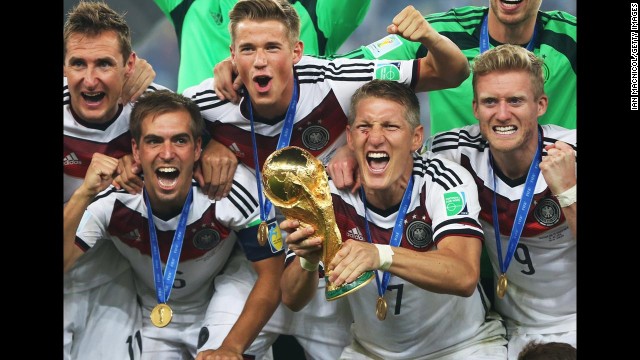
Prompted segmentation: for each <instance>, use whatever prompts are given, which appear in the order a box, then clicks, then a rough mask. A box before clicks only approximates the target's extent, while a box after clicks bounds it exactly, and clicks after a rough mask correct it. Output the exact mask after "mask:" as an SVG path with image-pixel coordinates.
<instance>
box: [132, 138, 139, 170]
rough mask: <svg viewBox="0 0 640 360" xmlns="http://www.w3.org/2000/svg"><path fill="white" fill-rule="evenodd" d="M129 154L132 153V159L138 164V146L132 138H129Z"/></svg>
mask: <svg viewBox="0 0 640 360" xmlns="http://www.w3.org/2000/svg"><path fill="white" fill-rule="evenodd" d="M131 155H133V160H135V162H136V163H138V164H140V149H139V148H138V143H137V142H136V140H135V139H133V138H132V139H131Z"/></svg>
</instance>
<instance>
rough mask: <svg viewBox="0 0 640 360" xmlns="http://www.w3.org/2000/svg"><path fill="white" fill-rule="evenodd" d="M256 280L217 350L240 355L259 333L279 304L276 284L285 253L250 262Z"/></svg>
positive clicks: (280, 274) (279, 294)
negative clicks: (256, 276)
mask: <svg viewBox="0 0 640 360" xmlns="http://www.w3.org/2000/svg"><path fill="white" fill-rule="evenodd" d="M252 265H253V268H254V270H255V271H256V273H257V274H258V279H257V280H256V283H255V284H254V285H253V289H252V290H251V293H250V294H249V297H248V298H247V303H246V304H245V306H244V309H242V313H241V314H240V317H239V318H238V320H237V321H236V323H235V324H234V325H233V327H232V328H231V331H229V334H228V335H227V337H226V338H225V339H224V340H223V341H222V345H220V348H219V349H218V350H220V349H234V351H235V352H237V353H240V354H242V353H243V352H244V350H245V349H246V348H247V347H249V345H251V343H252V342H253V341H254V340H255V338H256V337H257V336H258V333H259V332H260V330H262V328H263V327H264V325H265V324H266V323H267V321H269V319H270V318H271V316H272V315H273V312H274V311H275V310H276V307H278V304H279V303H280V296H281V292H280V288H279V287H278V283H279V281H280V277H281V276H282V269H283V267H284V253H282V252H281V253H280V254H279V255H277V256H273V257H270V258H267V259H264V260H259V261H255V262H253V263H252Z"/></svg>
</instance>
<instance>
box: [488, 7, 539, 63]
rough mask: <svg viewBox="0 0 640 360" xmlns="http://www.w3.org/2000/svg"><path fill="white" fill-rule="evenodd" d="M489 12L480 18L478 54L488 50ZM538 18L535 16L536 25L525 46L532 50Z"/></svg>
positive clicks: (534, 43)
mask: <svg viewBox="0 0 640 360" xmlns="http://www.w3.org/2000/svg"><path fill="white" fill-rule="evenodd" d="M488 17H489V14H487V15H485V16H484V19H482V26H481V27H480V54H482V53H483V52H485V51H487V50H489V47H490V46H489V21H488ZM538 23H539V21H538V18H536V25H535V26H534V27H533V35H531V40H529V43H528V44H527V46H526V49H527V50H529V51H531V52H533V49H534V47H535V46H536V38H537V37H538Z"/></svg>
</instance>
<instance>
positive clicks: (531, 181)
mask: <svg viewBox="0 0 640 360" xmlns="http://www.w3.org/2000/svg"><path fill="white" fill-rule="evenodd" d="M541 153H542V129H540V128H538V149H537V150H536V155H535V157H534V158H533V160H532V161H531V166H529V173H528V174H527V180H526V181H525V185H524V189H523V190H522V196H521V198H520V202H519V203H518V210H517V212H516V218H515V219H514V221H513V228H511V237H510V238H509V244H508V245H507V257H506V258H505V259H504V260H503V258H502V240H501V239H500V224H499V223H498V205H497V201H496V173H495V171H493V156H491V152H489V161H490V162H491V171H492V173H493V204H492V210H493V231H494V232H495V235H496V247H497V248H498V264H499V265H500V271H502V273H503V274H506V273H507V269H508V268H509V264H510V263H511V259H512V258H513V254H514V253H515V252H516V246H517V245H518V241H520V234H522V228H523V227H524V223H525V220H526V219H527V213H528V212H529V207H530V206H531V200H532V199H533V193H534V190H535V188H536V182H537V181H538V175H540V160H541Z"/></svg>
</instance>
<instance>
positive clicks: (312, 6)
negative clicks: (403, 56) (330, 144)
mask: <svg viewBox="0 0 640 360" xmlns="http://www.w3.org/2000/svg"><path fill="white" fill-rule="evenodd" d="M154 1H155V2H156V4H157V5H158V7H160V9H161V10H162V12H163V13H164V14H165V15H166V16H167V17H168V18H169V19H170V21H171V22H172V24H173V26H174V29H175V31H176V35H177V38H178V48H179V49H180V68H179V70H178V92H180V93H181V92H182V91H183V90H184V89H186V88H188V87H190V86H193V85H197V84H199V83H200V82H201V81H202V80H204V79H207V78H210V77H212V76H213V67H214V66H215V64H217V63H218V62H220V61H221V60H224V59H225V58H227V57H228V56H229V55H230V51H229V45H230V44H231V36H230V35H229V11H231V9H232V8H233V6H234V5H235V4H236V2H237V0H198V1H196V0H154ZM290 2H291V3H292V4H293V7H294V8H295V9H296V11H298V15H300V25H301V29H300V40H302V42H303V43H304V53H305V54H307V55H315V56H328V55H332V54H334V53H335V52H336V51H337V50H338V49H339V48H340V46H341V45H342V44H343V43H344V41H345V40H346V39H347V38H348V37H349V36H350V35H351V33H353V31H354V30H355V29H356V28H357V27H358V25H360V23H361V22H362V20H363V19H364V17H365V15H366V13H367V10H368V9H369V5H370V2H371V0H295V1H293V0H291V1H290Z"/></svg>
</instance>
